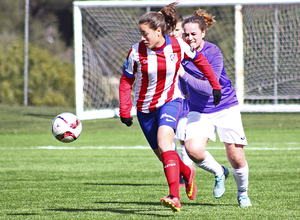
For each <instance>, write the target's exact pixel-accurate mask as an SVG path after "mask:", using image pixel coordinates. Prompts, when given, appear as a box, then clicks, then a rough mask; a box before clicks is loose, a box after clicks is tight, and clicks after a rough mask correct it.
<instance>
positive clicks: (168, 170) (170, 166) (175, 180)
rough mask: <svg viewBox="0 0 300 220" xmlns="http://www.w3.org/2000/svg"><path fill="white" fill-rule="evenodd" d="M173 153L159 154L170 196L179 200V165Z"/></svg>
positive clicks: (175, 154)
mask: <svg viewBox="0 0 300 220" xmlns="http://www.w3.org/2000/svg"><path fill="white" fill-rule="evenodd" d="M177 156H178V154H177V153H176V152H175V151H166V152H163V153H162V154H161V157H162V161H163V166H164V171H165V175H166V177H167V181H168V184H169V189H170V195H173V196H174V197H177V198H178V199H180V198H179V170H180V167H179V163H178V157H177Z"/></svg>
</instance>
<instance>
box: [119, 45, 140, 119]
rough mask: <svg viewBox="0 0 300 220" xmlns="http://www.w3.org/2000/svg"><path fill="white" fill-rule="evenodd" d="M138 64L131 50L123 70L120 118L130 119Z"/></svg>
mask: <svg viewBox="0 0 300 220" xmlns="http://www.w3.org/2000/svg"><path fill="white" fill-rule="evenodd" d="M135 70H136V64H135V62H134V57H133V50H132V49H131V50H130V51H129V53H128V55H127V58H126V61H125V63H124V66H123V68H122V72H123V74H122V76H121V79H120V85H119V100H120V106H119V108H120V116H121V117H122V118H130V117H131V115H130V111H131V109H132V99H131V91H132V85H133V83H134V80H135V77H134V73H135Z"/></svg>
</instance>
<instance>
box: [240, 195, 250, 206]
mask: <svg viewBox="0 0 300 220" xmlns="http://www.w3.org/2000/svg"><path fill="white" fill-rule="evenodd" d="M238 201H239V206H240V207H241V208H244V207H248V206H252V204H251V202H250V198H249V197H248V196H239V197H238Z"/></svg>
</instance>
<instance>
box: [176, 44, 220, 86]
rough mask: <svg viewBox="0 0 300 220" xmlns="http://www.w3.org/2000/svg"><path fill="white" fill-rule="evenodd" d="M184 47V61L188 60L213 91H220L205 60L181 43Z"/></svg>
mask: <svg viewBox="0 0 300 220" xmlns="http://www.w3.org/2000/svg"><path fill="white" fill-rule="evenodd" d="M182 46H183V47H184V59H186V60H190V61H192V62H193V63H194V65H195V66H196V67H197V68H198V69H199V70H200V71H201V72H202V73H203V74H204V75H205V77H206V78H207V79H208V81H209V83H210V85H211V86H212V88H213V89H216V90H221V89H222V88H221V85H220V82H219V80H218V78H217V76H216V75H215V73H214V71H213V69H212V67H211V65H210V64H209V62H208V61H207V59H206V58H205V57H204V56H203V55H202V54H200V53H198V52H197V51H196V50H195V49H194V48H193V47H191V46H189V45H188V44H187V43H186V42H183V43H182Z"/></svg>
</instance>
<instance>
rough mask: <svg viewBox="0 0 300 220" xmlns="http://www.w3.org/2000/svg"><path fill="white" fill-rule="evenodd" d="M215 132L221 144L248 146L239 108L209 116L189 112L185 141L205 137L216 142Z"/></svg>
mask: <svg viewBox="0 0 300 220" xmlns="http://www.w3.org/2000/svg"><path fill="white" fill-rule="evenodd" d="M216 130H217V132H218V136H219V138H220V141H221V142H225V143H234V144H241V145H244V146H245V145H248V143H247V139H246V136H245V133H244V128H243V124H242V118H241V113H240V108H239V106H233V107H230V108H228V109H224V110H222V111H219V112H215V113H209V114H207V113H199V112H195V111H191V112H189V114H188V121H187V125H186V138H185V140H188V139H190V138H193V137H207V138H209V139H210V140H212V141H216Z"/></svg>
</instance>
